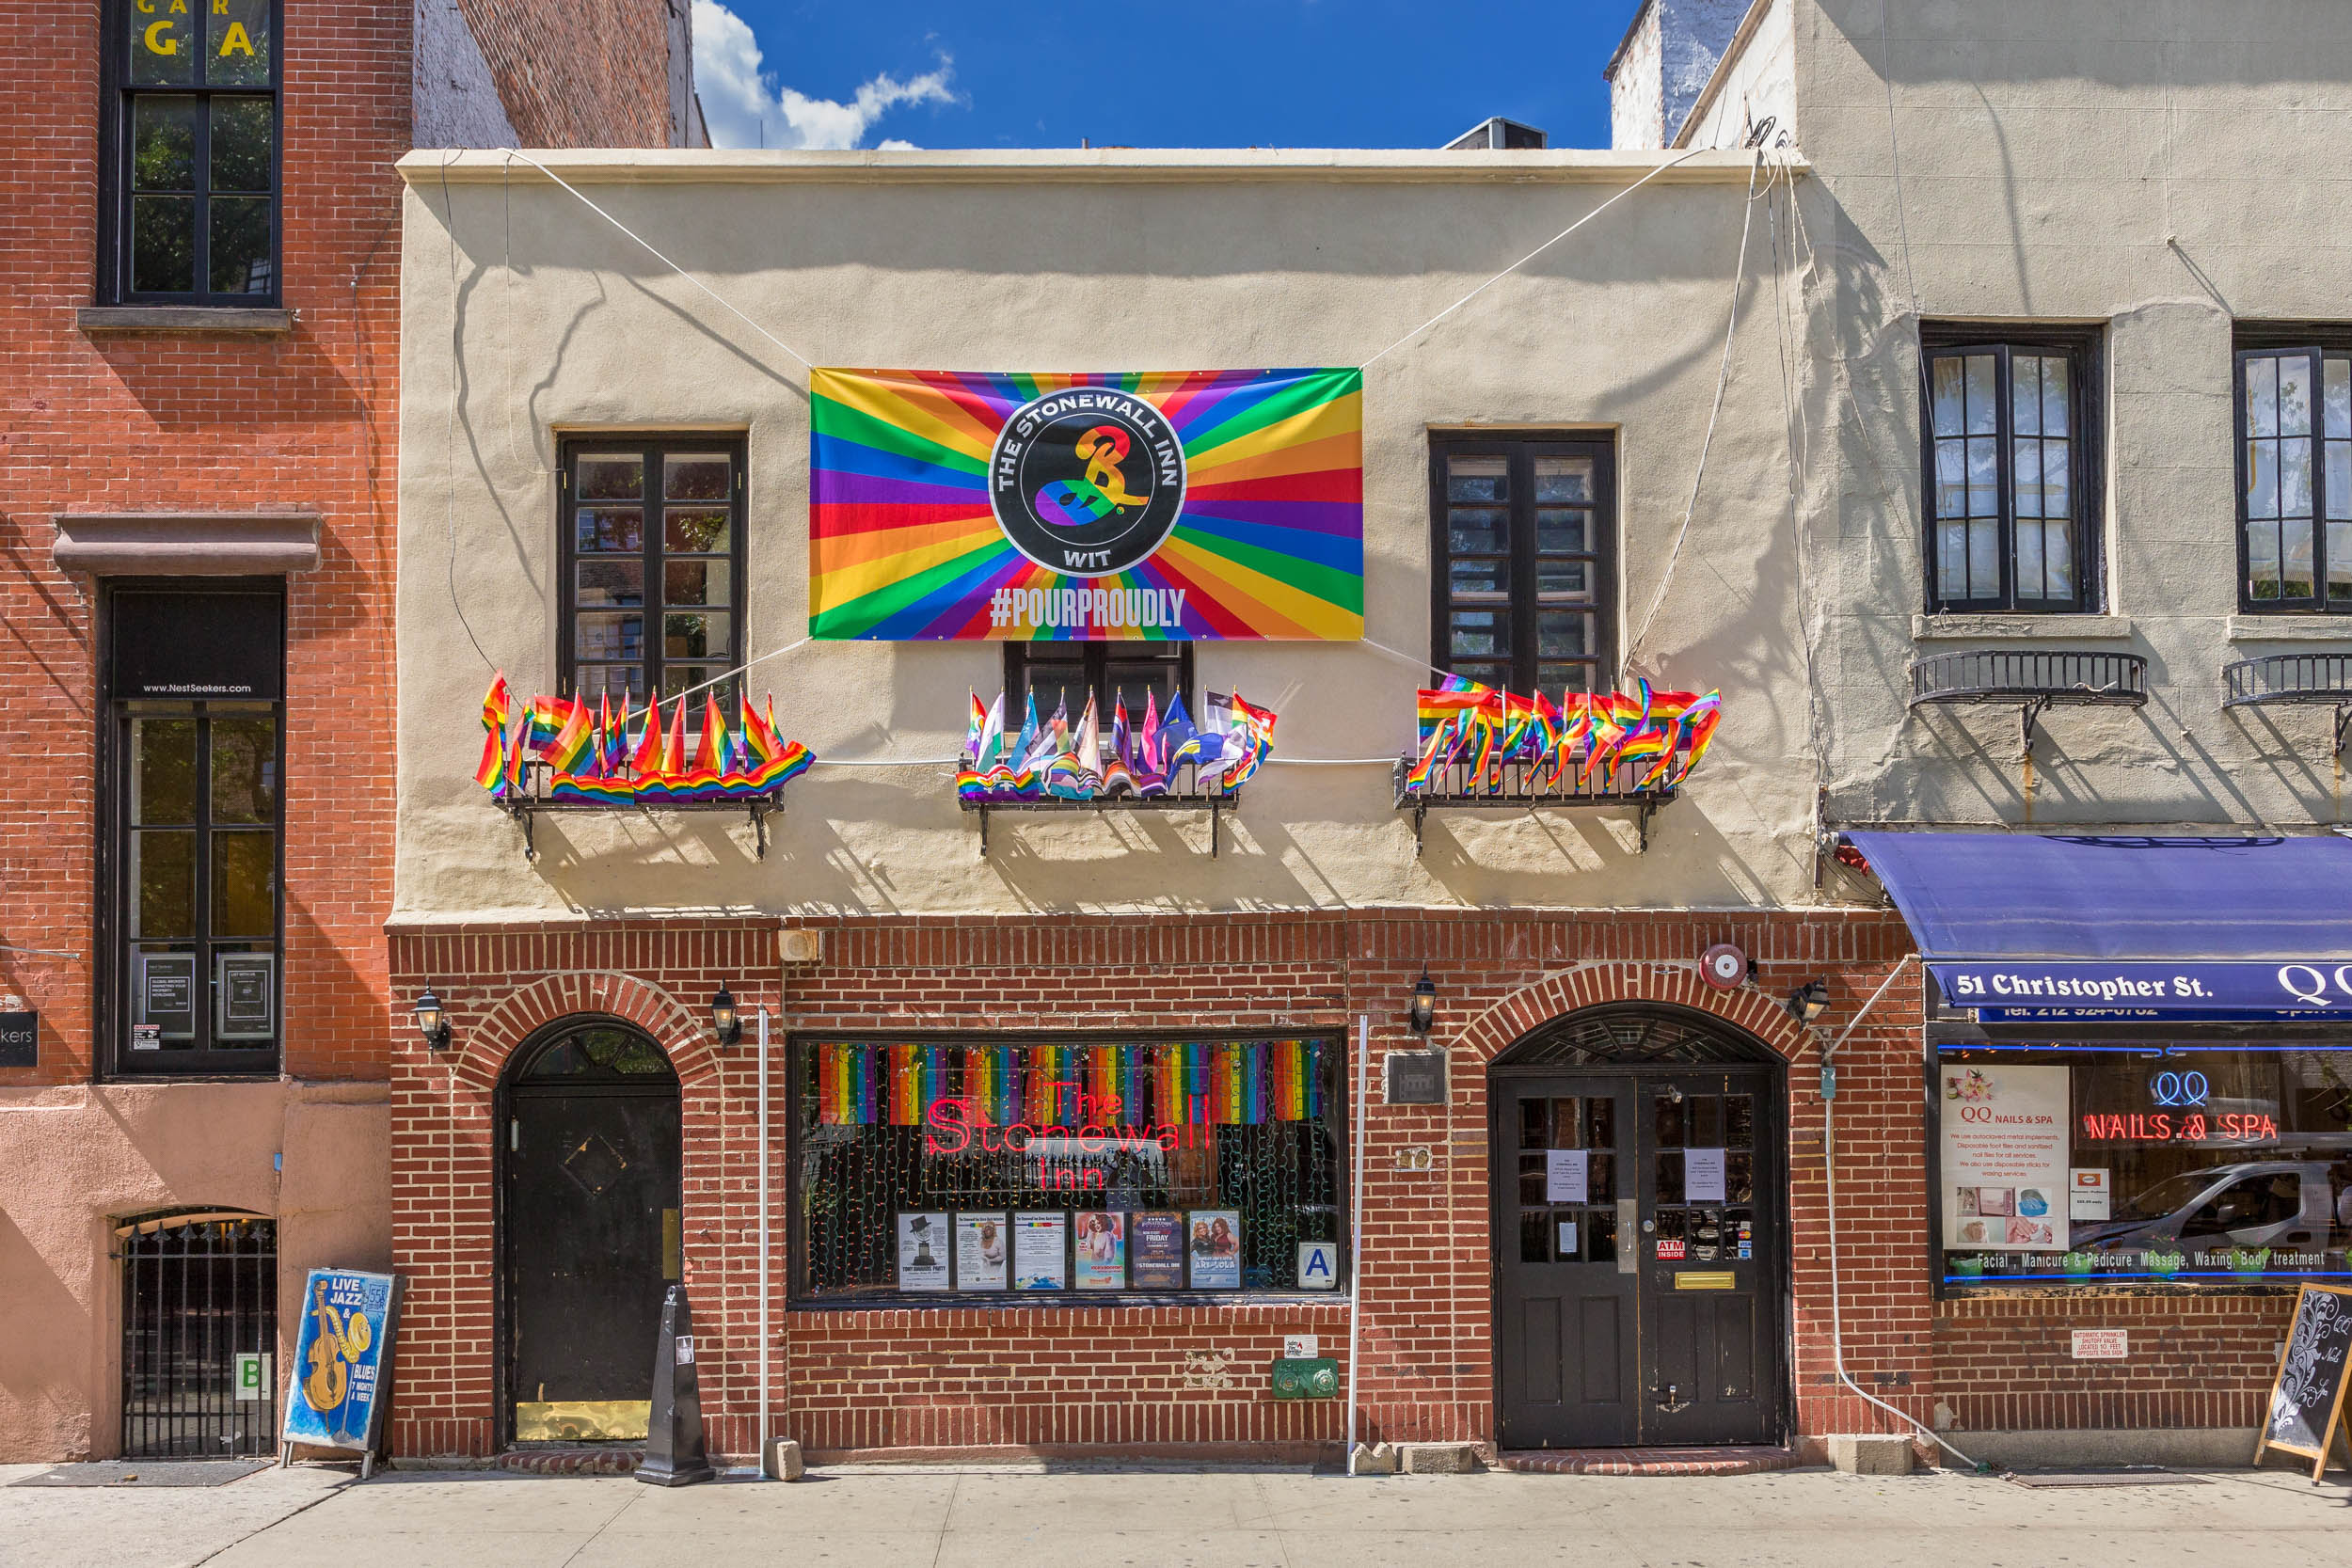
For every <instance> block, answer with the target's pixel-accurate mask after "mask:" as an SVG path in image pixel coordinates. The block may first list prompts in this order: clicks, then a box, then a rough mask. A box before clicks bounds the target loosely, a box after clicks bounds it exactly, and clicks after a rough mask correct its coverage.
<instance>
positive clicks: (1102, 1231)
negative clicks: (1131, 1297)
mask: <svg viewBox="0 0 2352 1568" xmlns="http://www.w3.org/2000/svg"><path fill="white" fill-rule="evenodd" d="M1077 1223H1078V1245H1077V1254H1078V1266H1077V1275H1078V1279H1077V1284H1078V1289H1079V1290H1081V1291H1123V1290H1125V1289H1126V1288H1127V1216H1126V1215H1124V1214H1120V1213H1105V1212H1102V1211H1100V1210H1089V1211H1087V1212H1083V1213H1081V1214H1079V1215H1078V1216H1077Z"/></svg>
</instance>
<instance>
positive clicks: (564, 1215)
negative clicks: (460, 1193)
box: [503, 1030, 681, 1442]
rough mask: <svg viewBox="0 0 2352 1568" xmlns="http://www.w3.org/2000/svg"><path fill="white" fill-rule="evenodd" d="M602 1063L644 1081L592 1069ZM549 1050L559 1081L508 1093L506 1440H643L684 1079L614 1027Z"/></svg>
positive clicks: (536, 1081)
mask: <svg viewBox="0 0 2352 1568" xmlns="http://www.w3.org/2000/svg"><path fill="white" fill-rule="evenodd" d="M614 1037H618V1038H617V1039H616V1038H614ZM592 1052H595V1053H601V1054H607V1055H609V1056H611V1057H613V1058H614V1059H617V1060H621V1061H623V1062H625V1063H630V1064H633V1065H634V1066H636V1067H637V1068H638V1069H639V1070H638V1071H637V1072H636V1073H634V1074H628V1073H620V1072H614V1071H612V1070H611V1064H610V1063H609V1062H608V1063H607V1064H605V1066H606V1069H607V1070H605V1071H596V1070H594V1069H595V1068H596V1066H597V1064H596V1063H595V1062H594V1061H593V1060H592V1059H591V1053H592ZM548 1056H551V1057H554V1058H555V1062H554V1064H553V1070H542V1069H532V1070H529V1071H526V1072H525V1073H524V1075H523V1076H522V1077H521V1079H520V1080H519V1081H517V1082H516V1083H515V1084H514V1085H512V1086H511V1087H510V1088H509V1089H508V1091H507V1097H506V1098H507V1106H506V1110H507V1115H506V1126H505V1128H504V1130H503V1132H504V1142H505V1144H506V1148H505V1150H504V1153H505V1162H506V1175H507V1179H506V1190H505V1206H504V1207H505V1212H504V1223H505V1233H506V1247H505V1252H506V1287H507V1289H506V1299H507V1314H506V1322H507V1336H508V1338H507V1368H508V1380H509V1381H508V1388H509V1390H510V1393H511V1401H510V1402H511V1407H512V1415H513V1424H512V1435H513V1437H514V1438H515V1440H516V1441H519V1442H534V1441H557V1442H580V1441H627V1440H642V1439H643V1438H644V1435H645V1430H646V1421H647V1415H648V1406H649V1402H650V1400H651V1397H652V1385H651V1374H650V1372H649V1371H648V1368H650V1367H651V1365H652V1355H653V1349H654V1341H655V1338H657V1336H658V1334H659V1332H660V1322H661V1300H662V1295H663V1293H664V1290H665V1287H666V1286H667V1285H668V1284H669V1283H670V1282H671V1281H673V1280H675V1279H676V1278H678V1277H679V1272H680V1270H679V1265H680V1261H681V1259H680V1243H681V1215H680V1209H679V1196H678V1190H679V1180H678V1172H679V1108H678V1087H677V1080H676V1078H675V1076H674V1075H673V1074H672V1073H671V1072H670V1070H669V1064H668V1063H667V1061H666V1060H664V1059H662V1058H661V1055H660V1052H659V1051H658V1050H657V1049H655V1048H654V1046H653V1045H652V1042H650V1041H645V1040H642V1039H640V1038H638V1037H634V1036H633V1034H624V1033H623V1032H621V1031H618V1030H605V1031H597V1032H594V1033H591V1032H583V1033H582V1034H581V1035H580V1036H579V1037H574V1038H573V1039H572V1040H571V1041H570V1042H569V1043H567V1044H565V1045H564V1046H563V1047H562V1048H561V1049H559V1050H557V1051H554V1052H550V1053H548ZM655 1064H659V1070H658V1071H656V1070H654V1067H655ZM567 1068H569V1069H572V1070H564V1069H567Z"/></svg>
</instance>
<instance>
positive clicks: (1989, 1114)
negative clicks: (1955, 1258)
mask: <svg viewBox="0 0 2352 1568" xmlns="http://www.w3.org/2000/svg"><path fill="white" fill-rule="evenodd" d="M1939 1076H1940V1078H1941V1080H1942V1088H1943V1113H1944V1114H1943V1123H1944V1138H1943V1163H1942V1164H1943V1168H1942V1172H1941V1180H1942V1183H1943V1197H1944V1244H1945V1245H1946V1246H1947V1247H1950V1248H1953V1249H1955V1250H1966V1251H1976V1252H2063V1251H2065V1250H2066V1247H2067V1245H2068V1240H2067V1211H2068V1197H2067V1193H2068V1171H2069V1156H2070V1154H2071V1152H2072V1150H2071V1144H2072V1141H2073V1131H2074V1130H2073V1127H2072V1125H2071V1123H2070V1121H2069V1100H2068V1069H2065V1068H2062V1067H2007V1066H2002V1067H1993V1066H1983V1065H1979V1064H1975V1063H1958V1062H1947V1063H1945V1064H1944V1065H1943V1067H1942V1068H1941V1069H1939Z"/></svg>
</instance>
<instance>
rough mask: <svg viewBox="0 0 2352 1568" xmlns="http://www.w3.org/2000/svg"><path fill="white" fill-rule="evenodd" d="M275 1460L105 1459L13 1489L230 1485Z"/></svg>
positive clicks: (27, 1479)
mask: <svg viewBox="0 0 2352 1568" xmlns="http://www.w3.org/2000/svg"><path fill="white" fill-rule="evenodd" d="M276 1463H278V1462H277V1461H276V1460H274V1459H103V1460H99V1461H97V1462H96V1463H94V1464H89V1465H57V1466H56V1468H54V1469H48V1470H43V1471H42V1472H41V1473H40V1474H39V1475H37V1476H26V1477H25V1478H24V1480H23V1481H10V1482H8V1484H9V1485H10V1486H226V1485H228V1484H229V1483H230V1481H243V1480H244V1479H245V1478H246V1477H247V1476H249V1475H251V1474H252V1473H253V1472H254V1471H256V1470H266V1469H268V1468H269V1467H270V1466H271V1465H275V1464H276Z"/></svg>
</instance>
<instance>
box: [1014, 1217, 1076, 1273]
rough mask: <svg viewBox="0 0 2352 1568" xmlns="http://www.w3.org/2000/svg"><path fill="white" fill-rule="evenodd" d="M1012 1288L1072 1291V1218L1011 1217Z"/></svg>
mask: <svg viewBox="0 0 2352 1568" xmlns="http://www.w3.org/2000/svg"><path fill="white" fill-rule="evenodd" d="M1012 1288H1013V1289H1014V1290H1016V1291H1066V1290H1068V1289H1069V1288H1070V1216H1069V1215H1068V1214H1063V1213H1056V1212H1042V1211H1041V1212H1035V1213H1026V1214H1015V1215H1013V1217H1012Z"/></svg>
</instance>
